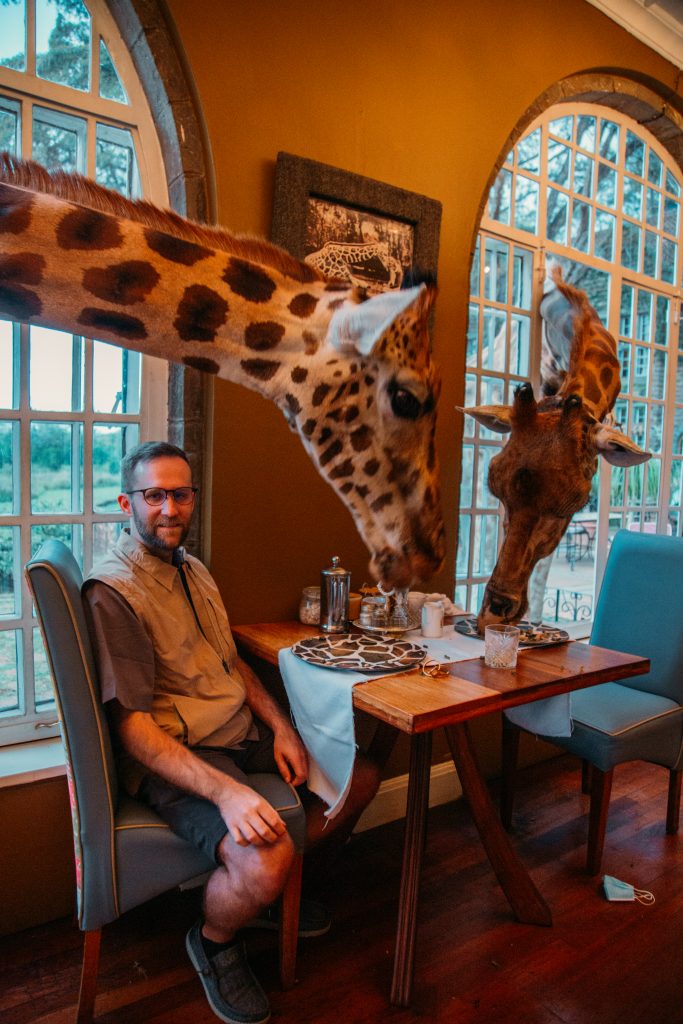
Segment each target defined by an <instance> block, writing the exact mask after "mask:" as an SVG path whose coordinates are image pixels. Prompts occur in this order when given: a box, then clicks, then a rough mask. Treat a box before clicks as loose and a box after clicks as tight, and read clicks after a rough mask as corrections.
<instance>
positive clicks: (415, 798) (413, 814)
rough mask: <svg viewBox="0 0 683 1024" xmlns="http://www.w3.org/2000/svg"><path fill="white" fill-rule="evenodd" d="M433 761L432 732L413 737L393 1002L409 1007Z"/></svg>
mask: <svg viewBox="0 0 683 1024" xmlns="http://www.w3.org/2000/svg"><path fill="white" fill-rule="evenodd" d="M431 761H432V734H431V732H425V733H418V734H416V735H413V736H411V741H410V768H409V775H408V805H407V807H406V826H405V836H404V840H403V867H402V870H401V890H400V894H399V904H398V925H397V928H396V952H395V954H394V977H393V980H392V982H391V1002H392V1003H393V1004H394V1005H395V1006H408V1004H409V1002H410V990H411V987H412V983H413V961H414V959H415V932H416V929H417V902H418V895H419V889H420V872H421V869H422V854H423V851H424V842H425V832H426V825H427V805H428V802H429V773H430V769H431Z"/></svg>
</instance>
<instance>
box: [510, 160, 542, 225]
mask: <svg viewBox="0 0 683 1024" xmlns="http://www.w3.org/2000/svg"><path fill="white" fill-rule="evenodd" d="M538 195H539V185H538V182H537V181H532V180H531V178H525V177H524V175H523V174H518V175H517V181H516V182H515V227H516V228H519V229H520V231H530V232H531V233H532V234H536V232H537V230H538Z"/></svg>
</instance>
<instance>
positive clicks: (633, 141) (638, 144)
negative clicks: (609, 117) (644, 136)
mask: <svg viewBox="0 0 683 1024" xmlns="http://www.w3.org/2000/svg"><path fill="white" fill-rule="evenodd" d="M626 170H627V171H630V172H631V174H637V175H638V177H639V178H642V177H643V173H644V170H645V143H644V142H643V141H642V140H641V139H639V138H638V136H637V135H634V134H633V132H629V131H627V132H626Z"/></svg>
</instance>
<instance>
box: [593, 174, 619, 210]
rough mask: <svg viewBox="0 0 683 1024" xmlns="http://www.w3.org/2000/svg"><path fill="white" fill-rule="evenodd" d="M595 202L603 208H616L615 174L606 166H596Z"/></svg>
mask: <svg viewBox="0 0 683 1024" xmlns="http://www.w3.org/2000/svg"><path fill="white" fill-rule="evenodd" d="M596 198H597V200H598V202H599V203H603V204H604V205H605V206H611V207H614V206H616V203H617V172H616V171H615V170H614V168H613V167H609V166H608V165H607V164H599V165H598V191H597V196H596Z"/></svg>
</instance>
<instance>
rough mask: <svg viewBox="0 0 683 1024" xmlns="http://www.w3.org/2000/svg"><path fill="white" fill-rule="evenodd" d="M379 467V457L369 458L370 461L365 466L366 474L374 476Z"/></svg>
mask: <svg viewBox="0 0 683 1024" xmlns="http://www.w3.org/2000/svg"><path fill="white" fill-rule="evenodd" d="M378 469H379V462H378V461H377V459H368V461H367V462H366V463H365V465H364V466H363V472H364V473H365V475H366V476H374V475H375V473H376V472H377V470H378Z"/></svg>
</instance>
